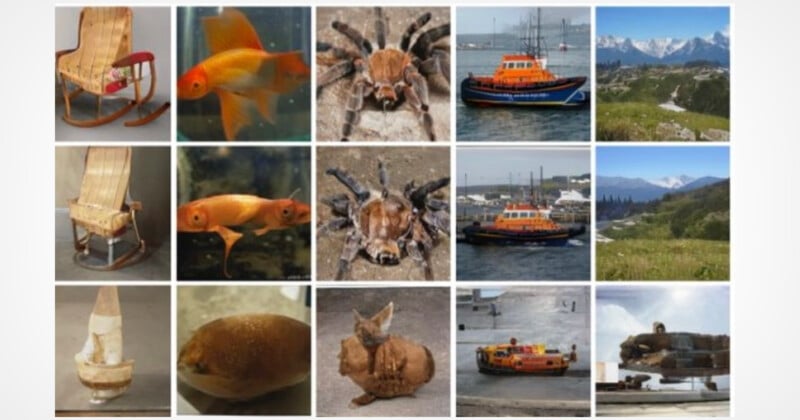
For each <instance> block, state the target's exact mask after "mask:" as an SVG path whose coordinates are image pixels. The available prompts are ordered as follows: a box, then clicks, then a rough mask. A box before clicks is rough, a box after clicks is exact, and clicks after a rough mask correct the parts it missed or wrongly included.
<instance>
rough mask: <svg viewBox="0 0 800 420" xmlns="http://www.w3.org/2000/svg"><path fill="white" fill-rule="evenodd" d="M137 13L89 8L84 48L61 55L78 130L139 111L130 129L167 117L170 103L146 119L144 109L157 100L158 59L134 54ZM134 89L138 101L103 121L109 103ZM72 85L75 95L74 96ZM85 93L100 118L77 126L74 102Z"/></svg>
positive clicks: (68, 115) (81, 38) (68, 108)
mask: <svg viewBox="0 0 800 420" xmlns="http://www.w3.org/2000/svg"><path fill="white" fill-rule="evenodd" d="M132 21H133V12H132V11H131V9H130V8H128V7H86V8H83V9H82V10H81V16H80V23H79V25H78V46H77V47H75V48H73V49H67V50H60V51H56V72H57V75H58V78H59V80H60V85H61V91H62V94H63V96H64V105H65V109H64V116H63V119H64V121H66V122H67V123H69V124H72V125H75V126H78V127H95V126H98V125H102V124H106V123H109V122H111V121H114V120H116V119H117V118H119V117H121V116H122V115H124V114H126V113H127V112H128V111H130V110H131V109H133V108H134V107H136V108H137V110H138V112H139V118H138V119H135V120H131V121H126V122H125V126H126V127H134V126H139V125H144V124H147V123H149V122H151V121H153V120H155V119H156V118H158V117H159V116H160V115H161V114H163V113H164V111H166V110H167V109H168V108H169V106H170V104H169V102H166V103H164V104H163V105H161V106H160V107H158V108H157V109H156V110H154V111H153V112H150V113H146V111H145V108H144V105H145V103H147V102H148V101H149V100H150V99H152V97H153V94H154V93H155V87H156V67H155V57H154V55H153V54H152V53H151V52H148V51H139V52H132V41H133V36H132ZM145 64H149V70H150V77H151V80H150V89H149V90H148V92H147V94H146V95H145V96H142V86H141V82H142V79H143V77H142V76H143V73H142V72H143V70H144V67H143V66H144V65H145ZM131 83H132V84H133V87H134V99H133V100H128V102H127V103H126V104H125V106H123V107H122V108H121V109H119V110H116V111H114V112H112V113H110V114H107V115H103V113H102V112H101V111H102V100H103V97H107V96H109V95H113V94H115V93H116V92H117V91H119V90H121V89H124V88H126V87H127V86H129V84H131ZM70 85H72V86H74V89H72V90H70ZM81 93H90V94H92V95H95V96H96V98H97V117H96V118H95V119H92V120H77V119H75V118H73V117H72V100H73V99H75V97H77V96H78V95H80V94H81Z"/></svg>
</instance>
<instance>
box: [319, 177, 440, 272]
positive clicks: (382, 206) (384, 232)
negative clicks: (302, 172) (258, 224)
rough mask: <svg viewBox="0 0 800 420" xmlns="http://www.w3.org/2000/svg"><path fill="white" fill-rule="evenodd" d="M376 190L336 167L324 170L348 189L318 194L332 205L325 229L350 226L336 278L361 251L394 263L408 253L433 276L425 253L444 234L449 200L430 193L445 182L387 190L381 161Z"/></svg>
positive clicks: (382, 262) (383, 262)
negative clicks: (379, 188) (377, 188)
mask: <svg viewBox="0 0 800 420" xmlns="http://www.w3.org/2000/svg"><path fill="white" fill-rule="evenodd" d="M378 171H379V174H380V182H381V186H382V189H381V190H380V191H375V190H368V189H366V188H364V187H363V186H362V185H361V184H359V183H358V182H357V181H356V180H355V179H353V178H352V177H351V176H350V175H349V174H348V173H347V172H345V171H344V170H341V169H339V168H330V169H328V170H327V171H326V173H327V174H328V175H332V176H334V177H336V179H338V180H339V181H340V182H341V183H342V184H344V185H345V186H346V187H348V189H349V190H350V191H351V192H352V193H353V197H350V196H348V195H347V194H336V195H333V196H330V197H326V198H323V199H322V202H323V203H324V204H326V205H328V206H329V207H330V208H331V212H332V214H333V215H334V218H333V219H332V220H330V221H329V222H328V223H327V224H326V225H325V226H324V229H331V228H334V229H343V228H350V229H349V231H348V234H347V237H346V239H345V245H344V248H343V250H342V254H341V256H340V258H339V266H338V271H337V273H336V277H335V279H336V280H344V279H345V278H347V277H348V276H350V268H351V263H352V261H353V260H354V259H355V258H356V257H357V256H358V254H359V253H360V252H362V251H363V253H364V254H365V255H366V256H367V258H369V260H370V261H372V262H373V263H375V264H380V265H396V264H399V263H400V260H401V259H402V258H403V257H404V256H409V257H411V258H412V259H413V260H414V262H415V263H416V265H417V266H418V267H420V268H421V269H422V271H423V272H424V277H425V280H433V278H434V275H433V268H432V267H431V263H430V253H431V251H432V250H433V247H434V245H435V244H436V241H437V239H438V237H439V234H440V233H444V234H446V235H448V236H449V234H450V214H449V211H448V210H449V205H448V204H447V203H446V202H444V201H442V200H437V199H435V198H432V197H430V195H431V194H432V193H434V192H435V191H437V190H439V189H441V188H444V187H446V186H448V185H449V184H450V178H449V177H444V178H441V179H438V180H435V181H431V182H428V183H426V184H424V185H422V186H420V187H417V186H416V185H415V184H414V182H413V181H412V182H410V183H408V184H406V186H405V188H404V191H403V192H396V191H390V190H389V189H388V187H387V184H388V176H387V174H386V168H385V166H384V165H383V163H382V162H380V163H379V165H378Z"/></svg>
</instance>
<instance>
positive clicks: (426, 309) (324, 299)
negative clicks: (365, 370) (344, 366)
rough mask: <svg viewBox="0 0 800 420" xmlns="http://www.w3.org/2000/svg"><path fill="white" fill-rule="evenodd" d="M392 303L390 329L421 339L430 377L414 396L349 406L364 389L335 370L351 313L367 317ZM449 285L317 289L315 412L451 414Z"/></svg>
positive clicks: (349, 329)
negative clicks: (427, 355)
mask: <svg viewBox="0 0 800 420" xmlns="http://www.w3.org/2000/svg"><path fill="white" fill-rule="evenodd" d="M389 302H394V316H393V318H392V323H391V327H390V329H389V332H390V333H391V334H396V335H400V336H403V337H405V338H408V339H411V340H413V341H416V342H417V343H420V344H422V345H424V346H426V347H428V349H430V351H431V353H432V354H433V358H434V362H435V365H436V372H435V374H434V377H433V379H431V381H430V382H429V383H427V384H425V385H423V386H422V387H421V388H419V389H418V390H417V392H416V393H415V395H414V396H413V397H398V398H393V399H380V400H376V401H375V402H373V403H372V404H370V405H367V406H363V407H359V408H357V409H351V408H349V407H348V404H349V403H350V400H352V399H353V398H355V397H358V396H360V395H361V394H362V393H363V391H362V390H361V388H359V387H358V386H357V385H355V384H354V383H353V382H351V381H350V379H349V378H347V377H344V376H341V375H340V374H339V360H338V358H337V355H338V354H339V349H340V342H341V340H343V339H345V338H347V337H348V336H350V335H352V334H353V323H354V321H353V312H352V309H354V308H355V309H357V310H358V311H359V312H360V313H361V314H363V315H364V316H372V315H373V314H375V313H377V312H378V311H379V310H381V309H382V308H383V307H384V306H385V305H387V304H388V303H389ZM449 308H450V290H449V289H447V288H427V287H426V288H420V287H417V288H359V289H344V288H336V289H330V288H320V289H317V415H318V416H326V417H327V416H342V417H361V416H369V417H373V416H381V417H390V416H402V417H419V416H424V417H444V416H449V415H450V309H449Z"/></svg>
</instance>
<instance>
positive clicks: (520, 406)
mask: <svg viewBox="0 0 800 420" xmlns="http://www.w3.org/2000/svg"><path fill="white" fill-rule="evenodd" d="M590 406H591V402H590V401H588V400H578V401H570V400H558V399H554V400H526V399H519V398H517V399H506V398H484V397H457V400H456V407H457V411H458V416H459V417H589V415H590V414H591V408H590Z"/></svg>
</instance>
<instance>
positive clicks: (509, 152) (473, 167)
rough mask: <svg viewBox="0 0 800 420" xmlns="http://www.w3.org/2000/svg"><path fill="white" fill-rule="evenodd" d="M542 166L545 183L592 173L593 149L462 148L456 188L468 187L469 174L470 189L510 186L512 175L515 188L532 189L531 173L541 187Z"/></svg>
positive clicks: (457, 167)
mask: <svg viewBox="0 0 800 420" xmlns="http://www.w3.org/2000/svg"><path fill="white" fill-rule="evenodd" d="M540 165H543V166H544V177H545V179H547V178H551V177H552V176H554V175H570V176H577V175H581V174H585V173H589V172H590V170H591V162H590V155H589V148H588V147H587V146H575V147H561V148H553V147H550V148H534V147H528V148H511V147H503V148H484V147H459V148H458V149H457V151H456V185H458V186H463V185H464V173H467V174H468V178H467V183H468V185H488V184H507V183H508V174H509V173H511V174H512V178H513V183H514V184H515V185H519V184H524V185H528V184H529V183H530V172H531V171H533V176H534V179H535V180H536V181H535V182H536V183H537V184H538V183H539V166H540Z"/></svg>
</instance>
